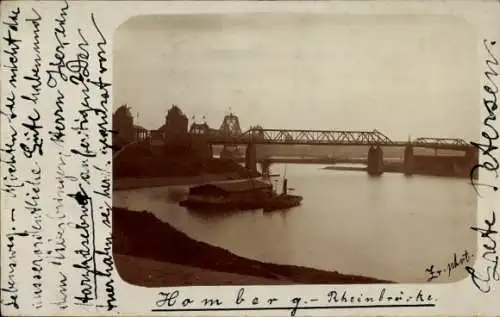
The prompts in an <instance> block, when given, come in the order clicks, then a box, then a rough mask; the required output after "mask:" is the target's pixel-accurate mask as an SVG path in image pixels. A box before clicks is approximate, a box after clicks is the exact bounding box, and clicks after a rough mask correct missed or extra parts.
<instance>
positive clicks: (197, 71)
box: [113, 14, 480, 141]
mask: <svg viewBox="0 0 500 317" xmlns="http://www.w3.org/2000/svg"><path fill="white" fill-rule="evenodd" d="M113 66H114V68H113V83H114V88H113V93H114V94H113V101H114V102H113V103H114V108H115V109H116V108H118V107H119V106H121V105H122V104H128V105H129V106H130V107H131V108H132V114H133V115H134V119H135V124H137V125H141V126H143V127H145V128H147V129H157V128H159V127H160V126H161V125H163V124H164V120H165V115H166V111H167V110H168V109H169V108H170V106H171V105H172V104H176V105H178V106H179V107H180V108H181V109H182V111H183V112H184V113H185V114H186V116H187V117H188V118H189V119H190V124H191V123H192V120H191V118H192V116H193V115H194V116H195V117H196V121H198V122H201V119H202V117H203V116H206V121H207V123H208V124H209V125H210V126H211V127H213V128H219V126H220V125H221V123H222V120H223V117H224V115H225V114H227V113H229V111H231V112H233V113H234V114H236V115H237V116H238V117H239V121H240V125H241V129H242V130H243V131H244V130H247V129H248V128H249V127H250V126H252V125H257V124H259V125H261V126H263V127H264V128H283V129H320V130H374V129H377V130H379V131H381V132H382V133H384V134H386V135H387V136H388V137H389V138H391V139H393V140H406V139H407V138H408V136H411V137H427V136H429V137H449V138H463V139H465V140H467V141H468V140H472V139H476V138H477V137H478V136H479V105H480V96H479V85H478V81H477V80H478V79H477V78H478V72H479V70H478V65H477V56H476V39H475V37H474V33H473V32H472V31H471V29H470V28H469V27H468V25H467V24H465V22H462V21H461V20H459V19H455V18H443V17H420V18H417V17H391V18H389V17H380V18H377V17H374V16H370V17H358V16H333V15H312V14H300V15H296V14H294V15H292V14H287V15H284V14H280V15H276V14H246V15H244V14H242V15H182V16H180V15H173V16H166V15H164V16H143V17H139V18H133V19H131V20H129V21H127V22H126V23H124V24H123V25H122V26H121V27H120V28H119V29H118V31H117V32H116V34H115V38H114V54H113ZM136 113H140V115H139V118H137V117H136ZM474 118H477V119H476V120H475V119H474Z"/></svg>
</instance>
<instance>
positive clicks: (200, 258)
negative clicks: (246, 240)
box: [113, 207, 388, 286]
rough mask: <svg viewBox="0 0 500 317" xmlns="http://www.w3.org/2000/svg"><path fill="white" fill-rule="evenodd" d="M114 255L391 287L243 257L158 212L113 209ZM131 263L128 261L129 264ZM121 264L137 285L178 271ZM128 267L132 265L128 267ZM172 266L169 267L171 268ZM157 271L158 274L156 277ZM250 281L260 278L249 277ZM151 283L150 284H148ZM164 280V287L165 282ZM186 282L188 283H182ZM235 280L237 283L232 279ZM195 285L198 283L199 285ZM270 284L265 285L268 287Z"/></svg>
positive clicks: (286, 279) (281, 278)
mask: <svg viewBox="0 0 500 317" xmlns="http://www.w3.org/2000/svg"><path fill="white" fill-rule="evenodd" d="M113 237H114V238H113V253H114V254H118V255H125V256H129V257H134V258H142V259H148V260H152V261H157V262H163V263H170V264H177V265H182V266H186V267H192V268H200V269H203V270H209V271H215V272H225V273H231V274H238V275H242V276H246V281H248V283H245V284H263V283H264V280H263V279H268V280H273V281H277V282H278V283H279V284H280V283H285V284H365V283H388V281H382V280H378V279H374V278H369V277H364V276H356V275H345V274H341V273H339V272H329V271H323V270H318V269H313V268H307V267H300V266H293V265H278V264H272V263H264V262H260V261H256V260H251V259H247V258H243V257H240V256H237V255H235V254H233V253H231V252H229V251H227V250H224V249H222V248H219V247H215V246H212V245H209V244H207V243H204V242H200V241H196V240H194V239H192V238H190V237H188V236H187V235H186V234H184V233H182V232H180V231H179V230H177V229H175V228H174V227H172V226H171V225H169V224H168V223H164V222H161V221H160V220H159V219H158V218H156V217H155V216H154V215H153V214H151V213H149V212H146V211H143V212H136V211H130V210H127V209H124V208H117V207H114V208H113ZM127 261H128V262H127ZM127 261H125V262H124V261H117V269H118V271H119V272H120V275H121V277H122V278H123V279H124V280H125V281H127V282H129V283H134V284H140V285H143V284H144V283H146V284H147V283H151V277H149V276H150V275H151V274H160V275H162V274H164V275H168V274H171V275H172V274H175V273H173V272H171V271H172V270H175V267H174V268H173V267H172V266H168V265H167V264H165V266H164V270H165V271H164V272H163V273H162V272H158V271H155V270H156V269H158V267H161V265H159V264H158V263H157V262H154V263H157V265H159V266H157V267H156V269H155V267H150V268H148V265H147V264H146V262H143V265H145V267H144V268H142V269H141V270H137V269H131V267H133V263H132V262H133V259H131V258H129V259H128V260H127ZM123 263H126V264H123ZM167 268H168V269H167ZM155 272H156V273H155ZM248 277H254V279H252V278H248ZM148 281H149V282H148ZM163 282H164V284H163ZM181 282H182V283H181ZM229 282H234V281H231V279H229ZM186 283H190V284H189V285H225V284H224V283H222V282H221V283H219V282H217V283H215V282H214V281H213V280H209V279H203V278H201V279H198V280H196V279H195V280H191V279H190V280H189V281H179V280H176V279H163V280H162V284H161V285H155V286H175V285H187V284H186ZM193 283H195V284H193ZM264 284H265V283H264Z"/></svg>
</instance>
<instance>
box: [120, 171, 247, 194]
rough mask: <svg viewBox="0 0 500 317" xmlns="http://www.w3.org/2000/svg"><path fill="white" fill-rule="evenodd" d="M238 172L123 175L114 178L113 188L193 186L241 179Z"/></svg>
mask: <svg viewBox="0 0 500 317" xmlns="http://www.w3.org/2000/svg"><path fill="white" fill-rule="evenodd" d="M240 178H241V177H240V176H239V175H238V174H237V173H227V174H202V175H198V176H185V177H141V178H136V177H122V178H118V179H114V180H113V190H127V189H139V188H151V187H162V186H191V185H201V184H206V183H211V182H221V181H227V180H235V179H240Z"/></svg>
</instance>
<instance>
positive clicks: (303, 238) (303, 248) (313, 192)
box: [113, 164, 477, 283]
mask: <svg viewBox="0 0 500 317" xmlns="http://www.w3.org/2000/svg"><path fill="white" fill-rule="evenodd" d="M323 167H324V166H318V165H291V164H290V165H287V166H286V175H287V178H288V180H289V187H293V188H294V189H295V192H294V193H295V194H298V195H301V196H303V198H304V200H303V203H302V205H301V206H299V207H295V208H293V209H291V210H288V211H285V212H275V213H265V214H264V213H262V212H261V211H250V212H242V213H237V214H228V215H218V216H214V215H212V216H209V215H203V214H198V213H193V212H190V211H188V210H186V209H184V208H183V207H180V206H178V205H177V204H176V203H175V202H172V196H171V195H169V194H168V193H169V192H177V191H178V190H179V188H182V187H179V186H177V187H175V188H173V187H156V188H148V189H136V190H126V191H115V192H114V193H113V200H114V201H113V204H114V205H115V206H118V207H126V208H129V209H132V210H149V211H151V212H153V213H154V214H155V215H156V216H157V217H158V218H159V219H161V220H163V221H166V222H168V223H170V224H171V225H173V226H174V227H176V228H178V229H180V230H181V231H183V232H185V233H186V234H187V235H189V236H190V237H192V238H194V239H197V240H201V241H204V242H207V243H209V244H212V245H216V246H220V247H222V248H225V249H227V250H230V251H231V252H233V253H235V254H237V255H240V256H244V257H247V258H252V259H256V260H260V261H266V262H273V263H279V264H292V265H300V266H308V267H315V268H319V269H324V270H335V271H339V272H341V273H345V274H356V275H364V276H370V277H375V278H380V279H387V280H392V281H397V282H408V283H419V282H425V281H426V280H427V278H428V277H429V275H428V273H426V272H425V269H426V268H427V267H429V266H430V265H435V267H436V268H445V267H447V264H448V263H449V262H450V261H452V260H453V256H454V254H455V253H456V254H457V256H458V258H459V257H460V255H461V254H463V252H464V250H467V251H468V252H469V253H471V254H474V253H475V249H476V243H477V240H476V237H477V236H476V235H475V234H474V232H473V231H472V230H470V229H469V227H470V226H471V225H473V224H475V223H476V210H477V207H476V204H477V200H476V196H475V193H474V191H473V189H472V188H471V186H470V185H469V183H468V180H466V179H454V178H438V177H427V176H412V177H406V176H404V175H402V174H389V173H386V174H384V175H382V176H381V177H378V178H373V177H369V176H368V175H367V173H365V172H359V171H335V170H324V169H322V168H323ZM284 171H285V166H283V165H279V164H276V165H273V166H272V167H271V173H277V174H283V173H284ZM278 181H279V180H278ZM280 186H281V185H280V183H278V189H280V188H281V187H280ZM184 189H185V188H184ZM139 230H147V228H140V229H139ZM464 277H465V271H464V269H463V267H460V268H458V269H456V270H453V271H452V272H451V273H450V276H449V277H448V273H446V274H443V275H442V276H441V277H440V278H439V279H436V280H434V282H452V281H457V280H460V279H462V278H464Z"/></svg>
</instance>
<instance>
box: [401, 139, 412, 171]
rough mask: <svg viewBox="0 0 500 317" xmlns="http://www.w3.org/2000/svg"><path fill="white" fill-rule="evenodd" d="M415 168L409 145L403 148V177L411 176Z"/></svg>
mask: <svg viewBox="0 0 500 317" xmlns="http://www.w3.org/2000/svg"><path fill="white" fill-rule="evenodd" d="M414 166H415V158H414V156H413V145H411V144H409V145H407V146H406V147H405V154H404V161H403V170H404V174H405V175H413V168H414Z"/></svg>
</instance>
